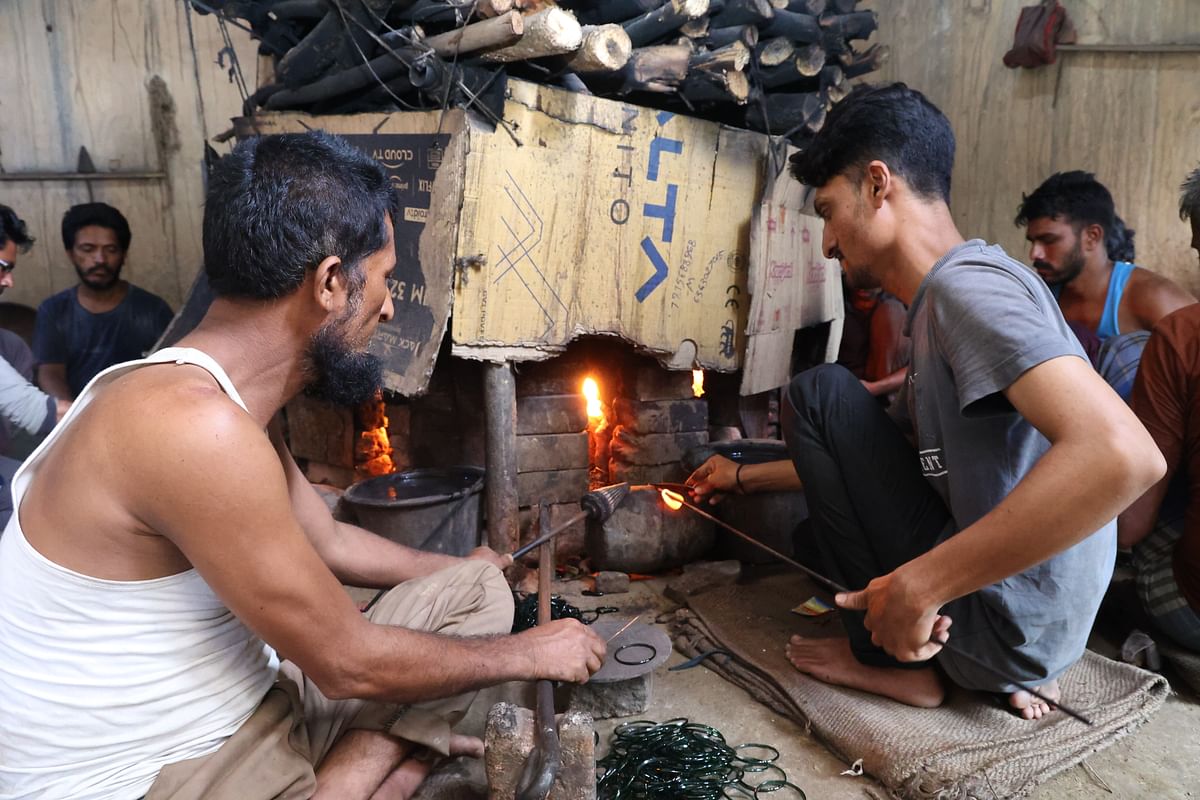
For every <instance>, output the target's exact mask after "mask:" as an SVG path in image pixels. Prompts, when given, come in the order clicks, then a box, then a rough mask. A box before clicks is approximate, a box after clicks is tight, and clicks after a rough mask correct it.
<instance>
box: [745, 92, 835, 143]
mask: <svg viewBox="0 0 1200 800" xmlns="http://www.w3.org/2000/svg"><path fill="white" fill-rule="evenodd" d="M825 104H826V98H825V97H823V96H822V95H821V93H820V92H802V93H799V94H790V93H782V92H776V93H773V94H768V95H765V96H764V97H763V99H762V102H760V103H755V104H754V105H751V106H750V107H749V108H748V109H747V111H746V123H747V124H748V125H749V126H750V127H751V128H754V129H755V130H758V131H763V132H765V133H773V134H783V133H792V132H795V131H801V130H805V131H809V132H812V133H816V132H817V131H818V130H820V128H821V125H822V124H823V123H824V122H825V111H826V109H825Z"/></svg>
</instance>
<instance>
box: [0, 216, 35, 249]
mask: <svg viewBox="0 0 1200 800" xmlns="http://www.w3.org/2000/svg"><path fill="white" fill-rule="evenodd" d="M9 242H13V243H14V244H16V246H17V249H18V250H20V251H21V252H22V253H28V252H29V248H30V247H32V246H33V242H34V238H33V237H32V236H30V235H29V231H27V230H26V229H25V220H23V219H21V218H20V217H18V216H17V212H15V211H13V210H12V209H11V208H9V207H8V206H6V205H3V204H0V247H4V246H5V245H6V244H8V243H9Z"/></svg>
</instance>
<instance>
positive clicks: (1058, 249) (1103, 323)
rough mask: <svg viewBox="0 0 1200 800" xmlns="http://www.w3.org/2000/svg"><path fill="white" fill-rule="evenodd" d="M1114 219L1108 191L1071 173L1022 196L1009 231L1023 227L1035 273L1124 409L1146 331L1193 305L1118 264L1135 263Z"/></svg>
mask: <svg viewBox="0 0 1200 800" xmlns="http://www.w3.org/2000/svg"><path fill="white" fill-rule="evenodd" d="M1119 219H1120V218H1119V217H1117V215H1116V211H1115V209H1114V207H1113V199H1112V194H1111V193H1110V192H1109V191H1108V189H1107V188H1106V187H1105V186H1104V185H1103V184H1102V183H1100V182H1099V181H1098V180H1096V177H1095V176H1094V175H1093V174H1092V173H1090V172H1082V171H1079V170H1075V171H1071V172H1058V173H1055V174H1054V175H1051V176H1050V177H1049V178H1047V179H1046V180H1045V181H1044V182H1043V183H1042V185H1041V186H1039V187H1038V188H1037V189H1035V190H1034V191H1033V192H1031V193H1030V194H1028V195H1024V196H1023V197H1022V200H1021V205H1020V206H1019V208H1018V209H1017V217H1016V220H1015V223H1016V224H1017V225H1018V226H1024V227H1025V238H1026V239H1027V240H1028V241H1029V243H1030V245H1029V258H1030V261H1031V262H1032V265H1033V268H1034V270H1036V271H1037V273H1038V275H1040V276H1041V277H1042V280H1044V281H1045V282H1046V283H1047V285H1049V286H1050V289H1051V291H1052V292H1053V293H1054V296H1055V298H1056V299H1057V300H1058V305H1059V308H1060V309H1062V313H1063V317H1064V318H1065V319H1066V320H1067V322H1068V323H1069V324H1070V325H1071V326H1072V329H1073V330H1075V331H1076V335H1077V336H1079V338H1080V341H1081V342H1082V343H1083V344H1084V347H1085V349H1086V350H1087V351H1088V355H1089V356H1090V357H1091V358H1092V362H1093V364H1094V365H1095V366H1096V369H1097V371H1099V372H1100V374H1101V375H1103V376H1104V379H1105V381H1106V382H1107V383H1108V384H1109V385H1110V386H1112V387H1113V389H1115V390H1116V392H1117V394H1119V395H1120V396H1121V397H1122V399H1125V400H1126V401H1128V399H1129V393H1130V392H1131V391H1132V389H1133V380H1134V377H1135V376H1136V374H1137V364H1138V361H1139V359H1140V357H1141V351H1142V348H1143V347H1145V345H1146V340H1147V339H1148V338H1149V331H1150V330H1151V329H1153V327H1154V326H1155V324H1157V323H1158V321H1159V320H1161V319H1162V318H1163V317H1165V316H1166V315H1167V314H1170V313H1171V312H1172V311H1176V310H1178V309H1180V308H1183V307H1184V306H1186V305H1190V304H1192V303H1195V302H1196V298H1195V297H1193V296H1192V294H1191V293H1190V292H1188V291H1186V290H1185V289H1183V288H1182V287H1180V286H1179V285H1177V284H1176V283H1175V282H1174V281H1172V280H1170V279H1169V278H1166V277H1163V276H1162V275H1158V274H1157V273H1154V272H1151V271H1150V270H1148V269H1145V268H1143V267H1138V266H1136V265H1135V264H1133V263H1132V262H1131V261H1125V260H1121V259H1120V258H1118V256H1124V255H1129V256H1132V255H1133V253H1132V244H1133V231H1131V230H1129V229H1127V228H1126V227H1125V225H1124V222H1123V221H1122V222H1120V225H1119V226H1118V221H1119ZM1122 231H1123V232H1124V233H1122ZM1092 337H1094V339H1093V338H1092ZM1096 340H1098V343H1097V342H1096Z"/></svg>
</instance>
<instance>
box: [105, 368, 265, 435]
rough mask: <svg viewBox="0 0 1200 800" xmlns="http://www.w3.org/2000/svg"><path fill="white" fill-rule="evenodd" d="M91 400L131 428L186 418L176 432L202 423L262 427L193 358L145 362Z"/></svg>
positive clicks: (251, 429) (107, 415)
mask: <svg viewBox="0 0 1200 800" xmlns="http://www.w3.org/2000/svg"><path fill="white" fill-rule="evenodd" d="M93 403H94V405H95V410H96V412H97V414H98V415H100V416H103V417H104V418H105V420H104V421H105V422H108V423H112V424H114V425H115V426H120V427H123V428H125V429H126V430H130V431H136V430H138V429H140V428H150V427H153V426H155V425H159V424H163V423H175V422H186V423H187V424H186V426H181V427H180V428H179V429H177V430H175V431H174V433H175V435H179V436H186V435H188V434H189V433H191V432H194V431H195V429H198V428H202V427H204V426H216V427H217V428H218V429H226V428H234V429H242V430H244V431H245V432H248V433H249V432H255V431H257V432H258V433H260V434H261V433H262V431H261V430H260V429H259V428H258V426H257V425H256V424H255V423H254V421H253V419H252V418H251V417H250V415H249V414H248V413H247V412H246V410H245V409H243V408H242V407H241V406H240V405H238V404H237V402H235V401H234V399H233V398H232V397H230V396H229V395H228V394H226V393H225V391H224V390H223V389H222V388H221V386H220V384H218V383H217V381H216V379H215V378H214V377H213V376H212V375H211V374H210V373H209V372H208V371H207V370H205V369H204V368H202V367H198V366H195V365H191V364H167V365H162V366H156V367H143V368H141V369H137V370H134V371H132V372H130V373H127V374H125V375H121V376H119V377H118V378H116V379H115V380H114V381H112V383H110V384H108V385H107V386H105V387H104V389H103V390H102V391H101V392H100V393H99V394H98V395H97V396H96V398H95V400H94V401H93ZM188 429H191V430H188Z"/></svg>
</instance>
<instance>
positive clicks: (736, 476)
mask: <svg viewBox="0 0 1200 800" xmlns="http://www.w3.org/2000/svg"><path fill="white" fill-rule="evenodd" d="M744 466H746V465H745V464H738V468H737V472H735V473H733V478H734V480H735V481H737V490H738V494H745V493H746V487H745V486H742V467H744Z"/></svg>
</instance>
